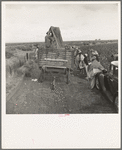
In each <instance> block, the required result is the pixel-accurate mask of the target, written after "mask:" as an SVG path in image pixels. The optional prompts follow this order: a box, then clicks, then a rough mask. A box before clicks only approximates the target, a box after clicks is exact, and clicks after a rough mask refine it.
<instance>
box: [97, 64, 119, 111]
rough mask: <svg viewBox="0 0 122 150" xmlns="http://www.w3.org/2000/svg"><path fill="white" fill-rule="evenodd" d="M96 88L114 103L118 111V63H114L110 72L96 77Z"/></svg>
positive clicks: (104, 72)
mask: <svg viewBox="0 0 122 150" xmlns="http://www.w3.org/2000/svg"><path fill="white" fill-rule="evenodd" d="M95 86H96V88H97V89H98V90H101V91H103V93H104V94H105V95H106V96H107V97H108V98H109V99H110V100H111V101H112V102H113V104H114V105H115V107H116V109H117V110H118V61H112V62H111V64H110V70H109V71H103V72H102V73H99V74H97V75H96V83H95Z"/></svg>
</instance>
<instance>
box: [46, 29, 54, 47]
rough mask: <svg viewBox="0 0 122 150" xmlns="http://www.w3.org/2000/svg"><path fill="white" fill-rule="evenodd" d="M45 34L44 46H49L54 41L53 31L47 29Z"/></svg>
mask: <svg viewBox="0 0 122 150" xmlns="http://www.w3.org/2000/svg"><path fill="white" fill-rule="evenodd" d="M46 34H47V35H46V36H45V46H46V48H50V47H51V46H52V43H53V42H54V38H53V33H52V32H51V31H48V32H47V33H46Z"/></svg>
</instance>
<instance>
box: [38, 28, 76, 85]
mask: <svg viewBox="0 0 122 150" xmlns="http://www.w3.org/2000/svg"><path fill="white" fill-rule="evenodd" d="M49 32H51V33H52V34H51V37H50V35H47V36H46V41H45V47H43V48H41V49H39V53H38V65H39V68H40V76H39V81H40V82H43V81H44V80H45V77H46V76H51V77H53V81H52V84H53V87H54V86H55V78H56V77H60V76H63V77H65V78H66V83H67V84H68V83H69V73H70V69H71V68H72V65H73V61H72V60H73V52H72V51H70V50H66V49H65V48H64V47H63V44H62V43H63V41H62V37H61V33H60V29H59V28H58V27H50V29H49V31H48V33H49ZM48 36H49V37H48ZM50 39H53V42H51V44H50V43H48V44H47V43H46V42H47V41H48V42H49V41H50ZM46 44H47V45H46ZM49 45H50V46H49Z"/></svg>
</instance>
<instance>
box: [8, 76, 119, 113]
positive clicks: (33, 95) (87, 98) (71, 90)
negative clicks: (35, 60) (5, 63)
mask: <svg viewBox="0 0 122 150" xmlns="http://www.w3.org/2000/svg"><path fill="white" fill-rule="evenodd" d="M6 113H7V114H83V113H116V112H115V109H114V107H113V105H112V103H111V102H109V101H108V100H107V99H105V97H104V96H103V95H102V94H101V93H100V92H99V91H97V90H95V89H94V90H90V88H89V87H88V81H86V80H85V79H84V77H78V76H75V75H70V83H69V84H66V82H65V79H64V78H63V77H61V78H57V79H56V88H55V90H51V79H50V78H46V81H44V82H43V83H39V82H37V81H36V82H34V81H32V79H31V78H24V80H23V82H22V83H21V85H20V88H19V90H18V91H17V92H16V93H15V94H14V95H13V96H12V97H11V98H10V99H9V101H8V100H7V102H6Z"/></svg>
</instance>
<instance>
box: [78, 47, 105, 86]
mask: <svg viewBox="0 0 122 150" xmlns="http://www.w3.org/2000/svg"><path fill="white" fill-rule="evenodd" d="M76 57H77V58H78V59H79V62H78V66H77V67H78V69H80V70H81V71H82V73H84V70H85V71H86V75H87V77H86V79H87V80H88V81H89V82H90V87H91V89H93V87H94V85H95V75H96V74H97V73H99V72H102V71H103V70H104V67H103V66H102V65H101V63H100V62H99V54H98V52H97V51H96V50H93V49H91V50H90V51H89V54H84V55H83V54H82V51H81V50H79V49H78V52H77V56H76ZM78 59H76V60H78ZM89 61H90V62H89Z"/></svg>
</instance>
